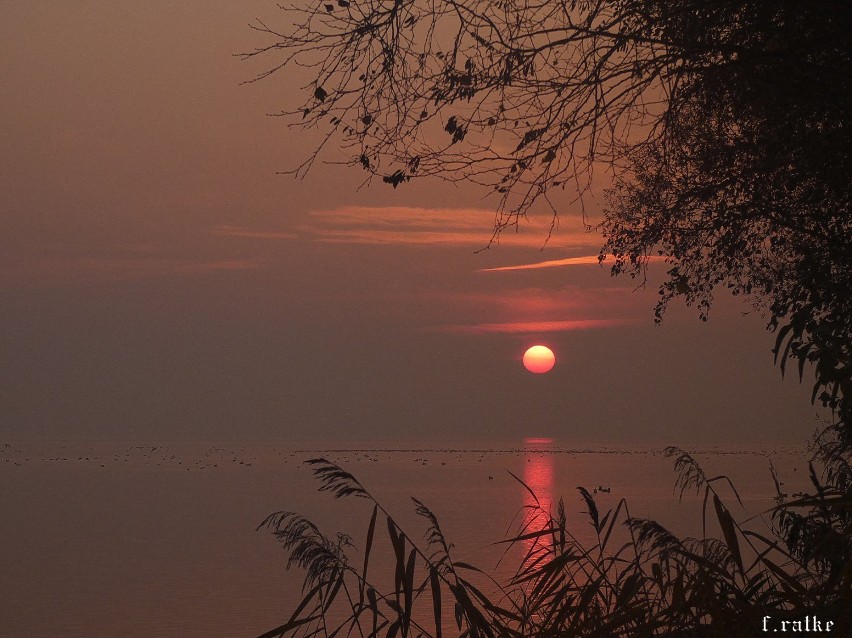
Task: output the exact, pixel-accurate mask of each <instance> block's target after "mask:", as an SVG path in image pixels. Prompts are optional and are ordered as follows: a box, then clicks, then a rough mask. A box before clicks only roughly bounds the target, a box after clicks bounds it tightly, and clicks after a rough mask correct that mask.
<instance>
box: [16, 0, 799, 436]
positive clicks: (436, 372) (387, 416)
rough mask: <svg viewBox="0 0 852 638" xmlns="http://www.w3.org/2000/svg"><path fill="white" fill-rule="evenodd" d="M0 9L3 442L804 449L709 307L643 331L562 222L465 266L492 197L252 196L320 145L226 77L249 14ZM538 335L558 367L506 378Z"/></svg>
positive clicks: (721, 316)
mask: <svg viewBox="0 0 852 638" xmlns="http://www.w3.org/2000/svg"><path fill="white" fill-rule="evenodd" d="M3 14H4V18H3V20H2V21H0V36H2V37H0V56H2V59H3V61H4V62H3V64H2V65H0V78H2V83H3V86H4V90H3V92H2V93H0V114H2V122H3V128H2V136H0V145H2V149H0V165H1V166H2V168H0V192H2V193H3V196H2V201H0V206H2V208H0V215H2V220H3V226H4V232H3V233H2V234H0V295H2V305H0V325H2V326H3V330H2V332H0V348H2V351H0V352H2V356H0V392H2V394H1V395H0V408H2V413H3V414H4V417H3V419H2V420H0V440H2V439H3V438H28V437H56V436H61V437H71V438H136V439H151V438H162V437H177V438H247V437H259V438H264V439H278V440H287V439H302V440H303V439H307V438H322V439H324V440H334V439H335V438H337V437H341V436H346V437H348V438H350V439H351V438H353V437H355V438H363V439H365V440H366V439H382V438H410V439H437V438H447V437H450V438H456V439H458V438H462V439H465V438H467V439H481V438H482V437H490V438H493V439H499V440H506V439H511V440H516V439H517V440H520V439H522V438H523V437H525V436H554V437H558V438H559V439H560V440H571V439H575V440H599V441H603V442H606V441H619V442H620V441H632V440H637V441H646V442H661V443H688V442H690V441H693V440H694V441H703V442H710V443H727V442H729V441H730V438H731V436H733V435H736V436H738V437H745V438H746V439H747V440H751V441H767V442H771V441H800V440H802V439H804V438H805V437H806V436H807V435H808V434H809V433H810V431H811V430H812V429H813V427H814V421H813V415H814V412H815V409H814V408H813V407H812V406H810V404H809V402H808V400H807V397H808V395H809V391H808V388H807V387H801V386H799V385H797V383H796V381H795V380H794V379H788V380H786V381H783V382H782V380H781V379H780V374H779V373H778V371H777V370H775V369H773V367H772V357H771V353H770V348H771V345H772V337H771V335H769V334H767V333H766V332H765V331H764V330H763V323H764V322H763V320H761V319H760V317H759V316H749V317H745V318H744V317H741V316H740V311H741V310H747V309H748V308H747V307H746V306H742V305H740V302H738V301H734V300H728V299H724V298H723V299H721V300H720V302H719V307H718V308H717V309H716V310H717V311H716V312H714V316H713V319H712V320H711V322H710V323H709V324H702V323H700V322H699V321H698V320H697V317H696V313H694V312H692V311H686V310H682V309H674V310H673V312H672V313H671V316H670V317H668V318H667V320H666V321H665V323H664V325H663V326H661V327H656V328H655V327H654V326H652V308H653V304H654V287H653V286H649V290H645V291H634V288H635V287H636V284H637V282H635V281H632V280H629V279H624V280H618V279H616V280H612V279H611V278H610V277H609V275H608V273H607V271H606V269H604V268H600V267H599V266H598V265H597V262H596V255H597V250H598V248H599V245H600V243H601V241H600V238H598V237H596V236H594V235H590V234H588V233H586V232H585V231H584V229H583V225H582V223H581V220H580V218H579V211H578V210H575V209H572V207H571V206H566V210H564V211H562V214H561V218H560V225H559V227H558V229H557V231H556V233H555V234H554V235H553V236H552V237H551V239H550V240H549V241H548V242H546V241H545V240H546V238H547V233H548V229H549V223H550V219H549V217H548V216H547V215H543V216H540V217H537V216H535V215H533V216H532V217H531V219H530V221H529V222H528V223H525V224H522V225H521V227H520V229H519V232H518V233H514V232H509V233H507V234H506V235H504V236H503V237H502V238H501V241H500V242H499V245H494V246H492V247H491V248H490V249H488V250H481V251H480V250H479V249H481V248H483V247H485V246H486V245H487V244H488V242H489V239H490V236H491V233H490V229H491V227H492V223H493V220H494V217H493V208H492V207H493V205H494V202H493V201H491V200H488V199H483V197H482V196H483V193H482V192H481V191H479V190H478V189H476V188H463V187H458V186H450V185H447V184H444V183H441V182H438V181H427V182H416V181H415V182H412V183H410V184H405V185H403V186H402V187H401V188H399V189H396V190H393V189H390V188H389V187H387V186H386V185H384V184H373V185H371V186H370V187H365V188H361V189H359V188H358V187H359V186H360V185H361V183H362V180H363V174H361V173H360V172H358V171H355V170H354V169H345V168H343V167H340V166H323V165H318V166H317V167H316V168H315V170H314V171H313V172H312V173H310V174H309V176H308V177H307V178H306V179H304V180H295V179H292V178H290V177H284V176H280V175H276V171H281V170H286V169H288V168H292V167H293V164H294V162H295V161H296V160H297V159H299V158H301V157H304V155H305V153H307V152H308V150H309V149H310V148H311V146H312V144H313V143H314V142H315V140H316V138H315V137H312V136H311V135H310V134H307V135H300V134H298V133H297V132H296V131H294V130H292V129H288V128H287V127H286V126H285V123H284V122H282V121H281V120H280V119H277V118H271V117H266V115H265V114H266V113H269V112H273V111H276V110H279V109H280V108H282V107H283V106H287V105H290V106H292V105H294V104H295V103H296V102H297V101H298V96H299V86H300V83H299V82H298V78H295V79H294V78H289V79H288V78H285V77H283V76H281V77H277V76H274V77H272V78H270V79H268V80H267V81H264V82H261V83H257V84H252V85H248V86H240V85H239V83H240V82H241V81H242V80H245V79H248V78H250V77H251V76H252V75H253V74H254V73H256V72H257V71H258V70H260V68H259V67H258V66H257V64H255V63H241V62H240V61H239V60H238V59H237V58H235V57H233V56H232V54H234V53H236V52H239V51H243V50H246V49H249V48H252V47H253V46H255V45H257V44H259V42H258V37H259V36H258V34H256V33H254V32H252V31H251V30H250V29H248V27H247V24H248V23H249V22H250V21H252V20H253V19H254V18H255V17H263V18H264V19H265V20H266V21H267V22H270V23H275V21H279V22H281V23H283V22H284V20H285V19H284V18H283V16H282V15H281V14H280V12H279V11H278V10H277V9H276V7H275V4H274V3H273V2H267V1H260V0H253V1H252V2H245V3H209V2H181V3H166V2H127V1H123V0H122V1H110V2H82V3H62V2H53V3H40V4H38V5H35V4H33V3H15V4H10V5H8V6H6V7H5V8H4V11H3ZM253 64H254V65H253ZM341 158H342V156H341V155H340V154H339V153H338V152H337V151H334V150H331V151H330V152H329V153H328V155H327V159H329V160H332V161H339V160H340V159H341ZM565 197H566V202H567V201H569V200H570V198H569V195H568V194H566V196H565ZM590 205H591V206H592V207H594V202H590ZM652 275H653V273H652ZM542 339H546V340H547V342H548V343H549V344H551V346H552V347H553V348H554V350H555V351H556V353H557V357H558V360H559V364H558V366H557V367H556V368H554V370H553V371H552V372H550V373H547V374H546V375H535V376H534V375H530V374H528V373H526V372H524V370H523V367H522V366H521V363H520V357H521V354H522V353H523V351H524V350H525V349H526V347H527V346H528V345H531V344H532V343H534V342H537V341H539V340H542ZM754 406H758V408H757V409H755V407H754Z"/></svg>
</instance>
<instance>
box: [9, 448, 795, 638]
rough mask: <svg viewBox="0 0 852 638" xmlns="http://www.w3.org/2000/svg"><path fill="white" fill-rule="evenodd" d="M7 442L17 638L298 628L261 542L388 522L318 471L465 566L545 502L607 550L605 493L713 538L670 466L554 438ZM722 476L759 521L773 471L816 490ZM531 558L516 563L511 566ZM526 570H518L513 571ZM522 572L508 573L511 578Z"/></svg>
mask: <svg viewBox="0 0 852 638" xmlns="http://www.w3.org/2000/svg"><path fill="white" fill-rule="evenodd" d="M329 448H330V446H329V445H328V444H327V443H326V444H305V443H300V444H298V445H293V444H289V445H288V444H286V443H218V444H216V443H209V442H208V443H143V444H139V443H115V442H112V443H56V442H52V443H45V442H39V443H33V442H28V443H24V442H10V443H3V442H0V548H2V549H0V619H2V621H0V636H2V637H4V638H5V637H10V638H11V637H15V638H19V637H26V636H34V637H35V636H37V637H42V636H51V635H61V636H63V637H64V638H84V637H85V638H100V637H104V638H106V637H109V638H114V637H116V636H122V637H128V638H157V637H160V636H163V637H165V636H183V637H196V636H198V637H201V636H204V637H206V638H211V637H212V638H216V637H222V638H226V637H227V638H231V637H234V636H256V635H258V634H260V633H262V632H264V631H266V630H268V629H271V628H272V627H274V626H276V625H278V624H280V623H282V622H284V621H285V620H286V618H287V617H288V616H289V613H290V612H291V611H292V609H293V607H294V606H295V604H296V603H297V602H298V600H299V599H300V586H301V575H300V574H299V573H298V571H295V570H294V571H289V572H288V571H286V570H285V562H286V555H285V554H284V552H283V551H282V550H281V549H280V548H279V546H278V545H277V543H276V540H275V539H274V538H273V537H272V536H271V534H270V533H269V532H268V531H265V530H261V531H256V529H255V528H256V527H257V525H258V524H259V523H260V522H261V521H262V520H263V519H264V518H265V517H266V516H267V515H268V514H270V513H272V512H274V511H278V510H291V511H297V512H299V513H302V514H304V515H306V516H307V517H308V518H310V519H312V520H314V521H315V522H316V523H318V524H319V525H320V527H321V529H322V530H323V531H325V532H334V531H338V530H339V531H345V532H347V533H349V534H350V535H352V536H353V538H354V539H355V542H356V543H358V542H360V541H362V539H363V537H364V535H365V530H366V526H367V523H368V520H369V516H370V513H371V511H372V508H371V506H370V505H369V504H368V503H366V502H364V501H363V500H358V499H350V500H343V501H341V500H335V499H333V498H332V497H331V496H330V495H329V494H327V493H319V492H318V491H317V487H318V483H317V482H316V481H315V480H314V478H313V477H312V475H311V472H310V469H309V468H307V467H306V466H305V465H304V464H303V461H304V460H306V459H308V458H312V457H319V456H323V457H326V458H328V459H330V460H332V461H335V462H337V463H339V464H340V465H342V466H343V467H344V468H345V469H347V470H349V471H350V472H352V473H353V474H354V475H355V476H357V477H358V478H359V479H360V480H361V482H362V483H363V484H364V486H365V487H366V488H367V489H368V490H369V491H370V492H371V493H372V494H373V495H374V496H375V497H376V498H377V499H379V500H380V501H381V502H382V503H383V504H384V505H385V506H386V507H387V509H389V510H390V511H391V512H393V513H394V515H395V516H396V517H397V518H398V520H399V521H400V523H401V524H403V526H404V527H405V528H406V529H407V530H408V532H409V535H410V536H411V537H412V538H422V533H423V530H424V529H425V528H424V525H423V522H422V519H419V517H417V516H416V515H415V514H414V512H413V507H412V503H411V501H410V498H409V497H410V496H417V497H418V498H419V499H420V500H421V501H423V502H424V503H425V504H426V505H427V506H429V507H430V508H431V509H432V510H433V511H434V512H435V513H436V514H437V516H438V518H439V520H440V521H441V525H442V528H443V530H444V532H445V534H446V536H447V537H448V539H449V540H450V541H451V542H452V543H453V544H454V548H453V551H454V556H455V558H456V559H458V560H465V561H468V562H473V563H475V564H477V565H478V566H480V567H482V568H484V569H492V568H494V567H495V564H496V562H497V557H498V555H499V554H500V552H501V551H502V550H501V549H498V548H496V547H495V546H494V545H491V544H490V543H492V542H494V541H499V540H500V539H501V538H503V537H504V536H505V534H506V532H507V530H511V529H513V528H512V525H513V521H514V524H515V525H517V523H518V521H519V518H518V516H517V515H518V513H519V511H520V510H521V509H522V508H523V506H524V505H525V504H527V505H528V504H529V503H530V498H531V497H530V495H529V492H528V491H527V490H526V489H525V488H524V486H523V485H522V484H521V483H519V481H518V480H516V478H514V477H513V476H512V475H511V474H510V472H511V473H513V474H514V475H515V476H516V477H517V478H518V479H520V480H522V481H524V482H525V483H526V484H527V485H529V487H530V488H532V490H533V491H535V493H536V494H537V495H538V497H539V499H540V500H541V501H542V502H543V503H545V504H547V503H551V502H555V501H556V500H557V499H558V498H559V497H560V496H563V497H564V499H565V508H566V511H567V514H568V518H569V521H570V522H571V525H572V529H573V530H574V533H575V535H576V536H577V537H578V538H580V539H581V540H591V538H592V531H591V527H590V525H589V523H588V519H587V516H586V515H585V510H586V506H585V504H584V503H583V501H582V500H581V499H580V497H579V494H578V492H577V489H576V488H577V486H585V487H587V488H588V489H589V490H590V491H593V490H594V489H595V488H606V489H608V490H609V491H608V492H605V491H604V490H600V489H598V494H596V498H597V499H598V503H599V507H600V508H601V509H602V510H604V511H605V510H606V509H608V508H611V507H614V506H615V505H616V504H617V503H618V502H619V501H620V499H622V498H624V499H626V500H627V502H628V505H629V508H630V514H631V515H632V516H635V517H651V518H654V519H656V520H658V521H659V522H661V523H662V524H663V525H664V526H666V527H668V528H669V529H670V530H672V531H674V532H676V533H678V534H697V533H699V532H700V530H701V499H700V497H697V496H695V495H694V494H687V495H686V496H685V497H684V498H683V500H682V502H681V501H680V500H679V498H678V493H677V492H675V490H674V481H675V474H674V472H673V469H672V461H671V459H667V458H665V457H664V455H663V454H662V450H659V449H629V448H606V449H602V448H601V447H599V446H598V447H586V446H580V445H572V444H570V443H567V442H562V441H551V440H548V439H527V440H525V441H517V442H506V443H503V444H501V445H494V444H487V445H486V444H483V445H474V446H465V447H456V446H453V447H451V448H450V447H442V446H440V445H436V444H434V443H431V444H410V443H409V444H403V445H400V444H390V443H378V444H375V443H373V444H364V443H357V444H335V445H334V446H333V449H329ZM693 452H694V456H695V458H696V459H697V460H698V461H699V462H700V463H701V464H702V466H703V467H704V468H705V469H706V471H707V473H708V475H717V474H726V475H728V476H730V478H731V479H732V481H733V482H734V483H735V485H736V487H737V489H738V490H739V493H740V496H741V497H742V500H743V504H744V508H740V507H739V505H737V504H736V501H735V498H734V497H733V495H731V494H730V492H728V491H726V490H725V489H722V493H723V494H726V495H727V496H726V498H727V501H728V502H729V505H730V507H731V511H732V512H733V513H734V515H735V516H736V517H737V518H738V519H739V520H743V519H745V518H748V517H749V516H751V515H753V514H758V513H759V512H761V511H763V510H765V509H766V508H768V507H770V506H771V505H772V504H773V501H772V497H773V496H774V495H775V487H774V484H773V481H772V478H771V475H770V471H769V459H770V458H771V459H772V461H773V463H774V465H775V467H776V469H777V471H778V473H779V476H780V478H781V480H782V481H783V482H784V483H785V485H784V486H783V488H782V489H784V490H785V491H788V492H790V493H793V492H795V491H797V490H802V489H806V488H807V457H806V452H805V450H804V449H803V448H802V449H789V448H774V449H757V448H738V449H697V450H693ZM508 558H509V559H511V558H513V557H512V556H510V557H508ZM509 562H511V561H509ZM509 567H512V566H508V567H507V565H506V563H503V564H501V566H500V568H499V569H498V575H499V574H500V573H501V572H500V570H504V571H505V570H506V569H508V568H509Z"/></svg>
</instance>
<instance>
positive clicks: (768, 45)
mask: <svg viewBox="0 0 852 638" xmlns="http://www.w3.org/2000/svg"><path fill="white" fill-rule="evenodd" d="M285 9H286V10H287V11H288V17H290V16H293V15H295V16H297V20H296V23H295V25H294V26H293V27H292V28H290V29H289V30H288V31H286V32H282V31H278V30H276V29H274V28H272V27H270V26H268V25H267V24H265V23H263V22H258V23H256V24H254V25H253V28H255V29H256V30H258V31H260V32H262V33H263V34H264V35H265V36H269V37H270V38H271V40H270V41H269V42H268V43H267V44H265V45H263V46H261V47H259V48H257V49H255V50H254V51H250V52H247V53H245V54H243V57H245V58H253V57H256V56H266V57H267V58H269V59H271V61H272V63H271V64H270V65H269V66H268V67H267V68H268V70H267V71H265V72H264V73H262V74H260V75H258V76H257V77H256V78H255V80H260V79H262V78H265V77H268V76H270V75H272V74H277V73H280V72H282V71H284V70H286V69H287V68H288V67H299V69H300V70H299V75H301V76H303V77H309V78H310V80H309V83H308V85H307V86H306V87H305V89H306V99H305V101H304V102H303V103H302V104H300V105H299V106H298V107H296V108H293V109H292V110H289V111H282V113H281V115H283V116H285V117H288V118H290V121H291V123H293V124H294V125H296V126H302V127H305V128H318V129H320V130H321V131H323V132H324V135H325V137H324V138H323V141H322V142H321V143H320V144H319V145H318V147H317V149H316V152H315V153H313V154H312V155H310V156H309V157H308V158H306V159H305V161H304V162H303V163H302V164H300V165H299V166H298V167H297V168H296V169H295V170H294V171H293V172H294V173H295V174H296V175H303V174H304V173H305V172H306V171H307V170H309V169H310V167H311V166H312V164H313V163H314V161H315V160H316V159H317V157H318V154H319V153H320V152H321V151H322V149H323V148H324V147H325V146H326V145H328V144H329V142H332V143H333V144H336V145H338V146H340V147H342V148H343V149H344V150H345V151H347V153H348V156H349V162H350V163H351V164H353V165H355V166H358V167H360V168H361V169H363V170H365V171H366V172H367V174H368V179H372V178H373V177H380V178H381V179H382V181H384V182H386V183H388V184H390V185H391V186H393V187H394V188H396V187H398V186H400V185H401V184H403V183H405V182H408V181H409V180H411V179H414V178H420V177H425V176H438V177H441V178H443V179H446V180H449V181H452V182H462V181H464V182H473V183H476V184H479V185H481V186H482V187H484V188H486V189H489V190H490V191H492V192H493V193H494V194H495V196H496V198H497V200H496V206H495V207H496V210H497V213H498V214H497V217H496V223H495V237H496V236H497V235H499V233H500V232H501V231H502V230H504V229H505V228H507V227H509V226H511V225H515V224H517V223H519V221H520V219H521V218H523V216H524V215H525V214H526V213H527V212H528V211H529V210H530V208H531V207H532V206H533V205H534V204H538V205H544V206H549V207H550V209H551V210H552V211H553V214H554V215H556V214H557V212H558V211H559V210H564V209H565V208H566V207H568V206H571V205H580V206H582V203H583V196H584V194H586V193H587V192H588V189H589V188H590V186H591V179H592V177H593V175H594V174H595V172H601V171H609V172H611V175H612V179H613V183H614V187H613V188H612V189H611V190H610V191H609V194H608V197H607V200H606V201H607V204H606V207H605V210H604V211H603V214H602V217H601V219H602V221H601V222H600V224H599V225H598V228H599V229H600V230H601V231H602V233H603V235H604V237H605V241H606V243H605V245H604V246H603V248H602V251H601V261H605V260H606V259H609V258H610V256H611V258H612V262H611V263H612V265H611V268H612V272H613V273H614V274H620V273H628V274H629V275H631V276H634V277H635V276H638V277H644V274H645V268H646V265H647V263H648V258H649V256H651V255H652V254H656V253H659V254H661V255H664V256H665V258H666V260H667V262H668V264H669V269H668V276H667V279H666V280H665V282H664V283H663V285H662V287H661V288H660V301H659V304H658V306H657V317H658V319H659V318H660V317H661V316H662V313H663V312H664V310H665V307H666V305H667V303H668V302H669V301H670V300H671V299H672V298H673V297H677V296H682V297H684V298H685V299H686V302H687V303H688V304H690V305H692V304H695V305H697V306H698V308H699V311H700V314H701V316H702V317H703V318H706V315H707V311H708V310H709V308H710V306H711V303H712V300H713V292H714V289H715V288H716V287H717V286H722V287H725V288H729V289H730V290H731V291H732V292H733V293H734V294H742V295H747V296H750V298H751V299H752V301H753V303H754V304H755V305H759V306H761V307H762V308H765V309H766V310H767V311H768V313H769V315H770V318H771V319H770V327H771V328H772V329H774V330H777V341H776V359H777V360H778V361H779V362H780V365H781V367H782V371H783V370H784V369H785V368H786V364H787V362H788V361H789V360H790V359H792V360H794V361H795V362H796V363H798V368H799V374H800V376H801V375H802V374H803V368H804V366H805V364H806V363H807V362H809V361H810V362H813V363H814V364H815V373H816V381H815V386H814V395H813V396H814V400H816V399H820V400H822V401H823V403H825V404H826V405H829V406H831V407H832V408H833V409H834V410H835V413H836V415H837V417H838V418H837V423H836V431H837V434H838V436H840V437H841V439H842V441H843V442H844V444H845V446H846V448H845V449H846V453H847V454H848V453H849V451H850V450H852V426H850V425H849V424H850V411H852V399H850V396H852V364H850V348H852V346H850V343H852V263H850V262H852V233H850V230H852V217H850V208H849V207H850V179H849V176H850V174H852V171H850V168H852V167H850V151H849V149H850V148H852V122H850V114H852V91H851V90H850V84H849V83H850V80H849V78H850V77H852V55H850V54H851V53H852V52H851V51H850V39H849V37H848V34H849V33H850V31H852V4H849V3H847V2H810V3H803V2H798V1H791V0H777V1H775V2H764V1H762V0H761V1H752V2H733V1H730V2H725V1H718V2H707V1H706V0H496V1H495V0H357V1H356V0H324V1H323V2H319V3H311V4H309V5H306V6H302V7H298V6H294V7H285ZM305 74H307V75H305ZM557 198H558V199H557ZM584 219H586V217H585V213H584ZM587 221H588V220H587Z"/></svg>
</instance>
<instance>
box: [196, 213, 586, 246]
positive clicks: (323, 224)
mask: <svg viewBox="0 0 852 638" xmlns="http://www.w3.org/2000/svg"><path fill="white" fill-rule="evenodd" d="M308 219H309V220H308V221H307V222H306V223H304V224H302V225H300V226H298V227H297V229H296V230H297V231H298V235H297V234H296V233H294V232H293V231H292V230H283V229H256V228H247V227H242V226H230V225H229V226H216V227H215V228H213V229H212V231H211V232H213V233H215V234H217V235H224V236H232V237H254V238H258V239H285V240H292V239H297V238H303V239H308V240H312V241H317V242H325V243H347V244H377V245H388V244H399V245H413V246H417V245H420V246H423V245H434V246H440V245H444V246H447V245H466V246H472V247H475V248H485V247H486V246H488V245H489V243H491V242H492V240H493V241H494V243H496V244H499V245H508V246H524V247H534V248H542V247H544V246H545V245H546V246H548V247H563V248H565V247H585V246H595V247H597V246H599V245H600V244H601V240H600V238H599V237H598V236H596V235H594V234H591V233H587V232H585V231H579V232H578V231H573V232H567V231H561V232H559V231H555V232H553V233H552V235H551V234H550V231H551V222H552V218H551V217H550V216H547V215H544V216H532V215H531V216H529V217H528V218H525V219H521V220H519V223H518V224H517V226H515V225H510V226H509V227H507V228H506V229H504V230H503V232H502V233H500V235H499V236H498V237H496V238H495V237H494V226H495V223H496V222H498V221H499V217H497V216H495V213H494V211H493V210H488V209H477V208H425V207H419V208H418V207H411V206H374V207H370V206H347V207H341V208H336V209H332V210H319V211H313V212H311V213H309V214H308ZM548 237H549V238H548Z"/></svg>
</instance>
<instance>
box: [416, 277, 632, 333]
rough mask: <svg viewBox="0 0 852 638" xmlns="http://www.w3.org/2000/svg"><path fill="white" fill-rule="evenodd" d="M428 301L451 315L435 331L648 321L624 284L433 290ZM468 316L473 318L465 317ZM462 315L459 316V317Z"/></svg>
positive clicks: (588, 326) (538, 329) (540, 328)
mask: <svg viewBox="0 0 852 638" xmlns="http://www.w3.org/2000/svg"><path fill="white" fill-rule="evenodd" d="M428 295H429V297H430V299H429V301H430V302H431V303H430V305H432V306H434V305H440V306H441V307H443V308H445V309H446V310H447V311H448V313H449V314H450V316H451V317H452V316H453V315H454V316H455V320H453V319H450V320H449V321H447V324H446V325H432V326H429V327H428V328H427V329H428V330H429V331H435V332H449V333H457V334H494V333H534V332H568V331H575V330H592V329H600V328H610V327H614V326H620V325H627V324H633V323H638V322H641V321H646V320H647V318H648V317H647V308H646V307H645V304H644V302H643V300H642V299H640V297H639V296H638V295H633V294H631V289H629V288H585V287H580V286H565V287H563V288H561V289H556V290H552V289H550V290H549V289H542V288H524V289H515V290H501V291H494V292H470V293H463V292H456V293H447V292H440V291H437V292H432V293H428ZM469 317H473V318H474V319H473V321H470V320H468V318H469ZM459 319H461V321H459Z"/></svg>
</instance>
